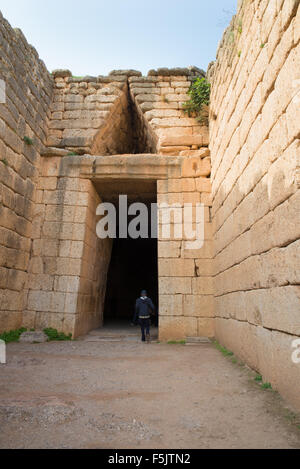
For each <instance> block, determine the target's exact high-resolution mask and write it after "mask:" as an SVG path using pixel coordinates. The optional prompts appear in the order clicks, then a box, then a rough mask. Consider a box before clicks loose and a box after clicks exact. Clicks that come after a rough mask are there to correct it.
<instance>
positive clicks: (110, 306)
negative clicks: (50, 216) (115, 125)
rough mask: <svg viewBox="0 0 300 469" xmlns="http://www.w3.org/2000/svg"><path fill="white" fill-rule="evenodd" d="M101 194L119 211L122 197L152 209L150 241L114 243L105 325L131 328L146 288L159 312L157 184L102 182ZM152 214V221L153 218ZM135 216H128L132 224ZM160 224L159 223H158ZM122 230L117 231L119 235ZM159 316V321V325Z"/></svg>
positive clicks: (107, 290)
mask: <svg viewBox="0 0 300 469" xmlns="http://www.w3.org/2000/svg"><path fill="white" fill-rule="evenodd" d="M98 191H99V194H101V198H102V200H103V201H104V202H110V203H112V204H113V205H114V206H115V207H116V209H117V220H118V219H119V211H118V202H119V196H120V195H123V196H124V195H126V196H127V198H128V206H130V204H132V203H136V202H139V203H143V204H145V205H146V206H147V208H148V215H149V218H148V225H149V237H148V238H147V239H142V238H138V239H132V238H129V237H128V238H126V239H121V238H119V237H118V238H117V239H115V240H114V242H113V249H112V255H111V262H110V266H109V270H108V277H107V287H106V296H105V305H104V326H107V325H112V323H116V324H117V323H119V324H121V323H123V324H124V325H125V324H127V325H130V323H131V322H132V320H133V315H134V307H135V302H136V299H137V298H138V297H139V296H140V293H141V290H144V289H146V290H147V292H148V295H149V297H150V298H151V299H152V300H153V302H154V304H155V307H156V308H157V311H158V300H159V294H158V247H157V239H154V238H151V232H152V225H151V222H153V212H151V207H152V204H156V203H157V183H156V181H152V180H151V181H150V180H136V181H134V180H131V181H125V180H121V181H117V180H114V181H108V182H107V181H102V182H100V181H99V182H98ZM151 214H152V218H151ZM133 218H134V217H130V216H129V217H128V222H130V221H131V220H132V219H133ZM155 223H157V220H155ZM118 233H119V229H118V228H117V236H118ZM157 324H158V317H157V318H156V325H157Z"/></svg>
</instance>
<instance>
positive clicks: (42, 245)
mask: <svg viewBox="0 0 300 469" xmlns="http://www.w3.org/2000/svg"><path fill="white" fill-rule="evenodd" d="M72 158H74V157H68V156H66V155H65V156H64V157H63V156H55V155H53V156H52V157H51V156H48V157H44V158H43V160H42V164H41V176H40V178H39V185H38V191H37V204H36V206H35V210H34V217H33V227H34V229H33V233H32V238H33V246H32V255H31V259H30V263H29V269H28V272H29V285H28V289H29V294H28V304H27V310H26V311H25V312H24V317H23V325H24V326H25V327H28V328H30V327H35V328H37V329H43V328H44V327H53V328H55V329H57V330H59V331H63V332H65V333H68V334H69V333H72V335H73V336H74V337H77V336H79V335H82V334H85V333H86V332H88V331H90V330H91V329H96V328H97V327H99V326H101V325H102V323H103V306H104V300H105V289H106V276H107V270H108V266H109V261H110V254H111V242H110V240H103V241H101V240H100V239H98V238H97V235H96V221H97V218H96V207H97V206H98V205H99V203H100V198H99V196H98V194H97V192H96V190H95V188H94V186H93V183H92V182H91V181H90V180H87V179H84V178H80V177H78V174H77V172H76V170H75V172H73V171H72V167H70V166H69V165H68V162H70V160H72Z"/></svg>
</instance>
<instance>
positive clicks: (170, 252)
mask: <svg viewBox="0 0 300 469" xmlns="http://www.w3.org/2000/svg"><path fill="white" fill-rule="evenodd" d="M180 252H181V242H180V241H159V242H158V258H159V259H161V258H162V259H163V258H178V257H180Z"/></svg>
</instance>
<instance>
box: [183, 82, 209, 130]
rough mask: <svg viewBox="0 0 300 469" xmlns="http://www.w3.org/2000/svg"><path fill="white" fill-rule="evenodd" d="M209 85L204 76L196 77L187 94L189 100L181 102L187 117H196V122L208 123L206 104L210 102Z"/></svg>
mask: <svg viewBox="0 0 300 469" xmlns="http://www.w3.org/2000/svg"><path fill="white" fill-rule="evenodd" d="M210 91H211V85H210V83H208V81H207V80H206V78H200V77H199V78H197V79H196V80H195V81H194V83H193V84H192V85H191V87H190V89H189V91H188V95H189V96H190V99H189V101H186V102H185V103H183V109H184V111H185V112H186V113H187V114H188V115H189V117H193V116H194V117H196V118H197V120H198V122H200V123H202V124H208V106H209V102H210Z"/></svg>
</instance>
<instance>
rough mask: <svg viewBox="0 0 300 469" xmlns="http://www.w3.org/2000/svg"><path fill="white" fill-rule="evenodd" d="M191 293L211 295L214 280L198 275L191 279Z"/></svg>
mask: <svg viewBox="0 0 300 469" xmlns="http://www.w3.org/2000/svg"><path fill="white" fill-rule="evenodd" d="M192 293H193V294H194V295H213V294H214V282H213V278H212V277H198V278H193V279H192Z"/></svg>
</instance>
